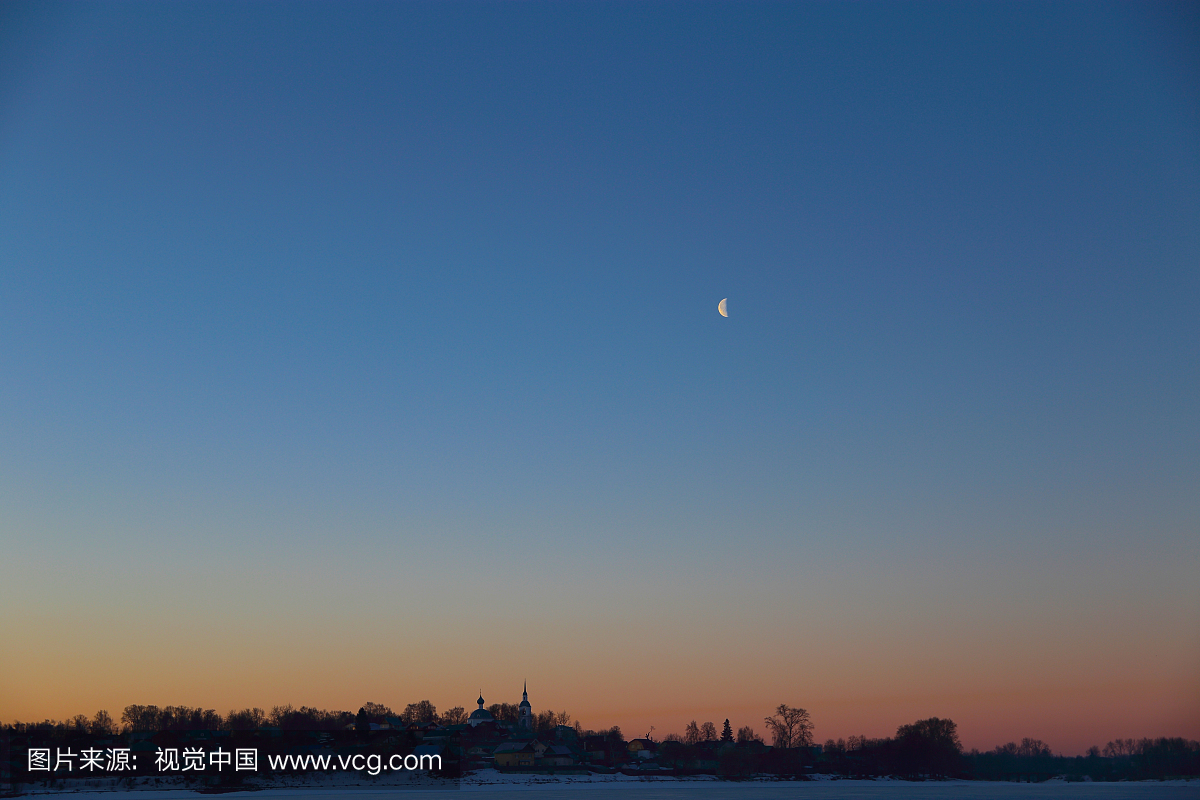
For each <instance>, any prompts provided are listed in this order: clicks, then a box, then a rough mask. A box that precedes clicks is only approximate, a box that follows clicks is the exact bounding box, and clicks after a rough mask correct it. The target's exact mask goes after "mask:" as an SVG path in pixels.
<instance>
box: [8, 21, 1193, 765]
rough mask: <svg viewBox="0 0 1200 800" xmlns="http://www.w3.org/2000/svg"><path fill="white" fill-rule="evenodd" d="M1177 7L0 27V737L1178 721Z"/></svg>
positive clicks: (1189, 429) (1183, 668) (1184, 187)
mask: <svg viewBox="0 0 1200 800" xmlns="http://www.w3.org/2000/svg"><path fill="white" fill-rule="evenodd" d="M1198 20H1200V15H1198V14H1197V11H1196V6H1195V5H1192V6H1190V7H1189V6H1183V5H1179V6H1156V5H1149V4H1137V5H1133V4H1131V5H1106V4H1096V3H1089V4H1082V3H1072V4H1054V5H1050V4H1040V3H1022V4H1004V5H993V4H984V3H970V4H952V5H900V4H882V5H881V4H869V3H858V4H852V5H849V4H848V5H840V4H805V5H787V4H753V3H740V4H719V5H708V4H679V3H675V4H655V5H626V4H558V5H545V4H484V5H476V4H446V3H439V4H403V5H401V4H388V5H374V4H336V5H335V4H325V5H297V4H277V3H264V4H236V5H223V4H215V3H206V4H189V3H172V4H153V5H140V4H73V5H66V6H54V5H51V6H46V5H21V4H12V3H7V4H4V5H3V6H0V544H2V549H0V648H2V661H3V663H4V664H5V666H4V675H3V677H2V679H0V720H2V721H6V722H8V721H12V720H14V719H19V720H32V719H41V718H45V717H59V718H61V717H65V716H69V715H73V714H76V713H85V714H89V715H90V714H92V713H93V712H94V711H96V710H97V709H99V708H106V709H108V710H110V711H112V712H113V713H114V714H116V715H119V713H120V710H121V708H123V707H124V706H125V705H127V704H129V703H155V704H158V705H167V704H188V705H202V706H205V707H214V708H216V709H217V710H219V711H221V712H222V713H224V712H225V711H227V710H229V709H230V708H233V707H239V708H240V707H243V706H250V705H257V706H262V707H266V708H269V707H270V706H271V705H272V704H282V703H292V704H295V705H300V704H309V705H318V706H323V707H329V708H346V709H350V710H354V709H357V708H358V706H359V705H361V704H362V703H363V702H364V701H367V700H372V701H376V702H382V703H387V704H389V705H391V706H393V707H394V708H395V707H402V706H403V705H404V704H406V703H409V702H413V701H416V700H419V699H421V698H429V699H431V700H433V701H434V703H435V704H436V705H438V706H439V708H445V707H448V706H451V705H465V706H468V707H470V705H471V703H472V701H473V700H474V698H475V695H476V692H477V691H479V689H480V688H482V691H483V694H484V696H485V698H486V699H487V700H488V702H495V701H507V702H515V701H516V700H518V699H519V697H520V695H519V690H520V685H521V681H522V680H524V679H528V680H529V685H530V692H531V697H530V699H531V701H532V702H533V704H534V708H535V710H541V709H544V708H547V707H550V708H554V709H567V710H569V711H570V712H571V713H572V714H574V716H575V717H576V718H578V719H580V720H581V721H582V722H583V724H584V725H585V726H588V727H601V726H605V727H607V726H609V725H612V724H620V725H621V726H622V727H623V728H624V730H625V732H626V734H628V735H634V734H636V735H640V734H643V733H645V732H646V730H647V729H648V728H649V726H650V725H654V726H655V735H656V736H659V735H663V734H666V733H669V732H671V731H677V732H678V731H682V729H683V726H684V724H685V723H686V722H687V721H688V720H690V719H693V718H695V719H698V720H700V721H705V720H713V721H716V722H717V724H718V725H719V724H720V722H721V721H722V720H723V719H725V718H726V717H728V718H730V720H731V722H732V724H733V725H734V726H735V727H736V726H740V725H745V724H751V725H754V726H755V727H756V728H758V729H759V730H760V731H761V730H762V724H761V720H762V717H763V716H764V715H765V714H766V713H768V712H769V711H770V710H771V708H772V707H774V706H775V705H777V704H779V703H788V704H790V705H800V706H803V707H806V708H808V709H809V710H810V712H811V713H812V716H813V720H814V722H815V724H816V736H817V738H818V740H824V739H825V738H827V737H835V738H836V737H838V736H846V735H850V734H867V735H869V736H882V735H890V734H892V733H894V731H895V729H896V727H897V726H898V725H900V724H903V723H908V722H912V721H913V720H915V719H918V718H923V717H928V716H934V715H937V716H949V717H951V718H952V719H954V720H955V721H956V722H958V724H959V730H960V733H961V735H962V738H963V740H964V743H965V744H966V745H967V746H968V747H971V746H975V747H980V748H990V747H992V746H994V745H996V744H1000V743H1002V742H1005V741H1008V740H1010V739H1014V738H1015V739H1019V738H1020V737H1022V736H1035V737H1039V738H1042V739H1044V740H1045V741H1047V742H1048V743H1049V744H1050V745H1051V746H1052V747H1053V748H1054V749H1055V750H1057V751H1062V752H1066V753H1075V752H1080V751H1082V750H1083V749H1084V748H1086V747H1087V746H1088V745H1090V744H1101V745H1103V743H1104V742H1105V741H1107V740H1109V739H1112V738H1114V737H1130V736H1152V735H1153V736H1157V735H1177V736H1188V737H1191V738H1200V677H1198V676H1200V578H1198V577H1197V576H1200V491H1198V487H1200V366H1198V365H1200V21H1198ZM723 297H728V298H729V309H730V317H729V319H724V318H722V317H720V316H719V315H718V314H717V311H716V306H717V302H718V301H719V300H720V299H721V298H723Z"/></svg>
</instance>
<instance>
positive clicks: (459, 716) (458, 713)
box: [442, 706, 467, 725]
mask: <svg viewBox="0 0 1200 800" xmlns="http://www.w3.org/2000/svg"><path fill="white" fill-rule="evenodd" d="M466 721H467V710H466V709H465V708H463V707H462V706H455V707H454V708H451V709H448V710H447V711H446V713H444V714H442V724H443V725H462V724H463V723H464V722H466Z"/></svg>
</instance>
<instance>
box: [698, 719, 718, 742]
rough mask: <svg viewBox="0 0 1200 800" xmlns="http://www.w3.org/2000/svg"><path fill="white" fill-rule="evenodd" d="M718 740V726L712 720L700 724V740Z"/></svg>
mask: <svg viewBox="0 0 1200 800" xmlns="http://www.w3.org/2000/svg"><path fill="white" fill-rule="evenodd" d="M716 740H717V726H716V725H714V724H712V723H711V722H706V723H704V724H703V725H701V726H700V741H702V742H715V741H716Z"/></svg>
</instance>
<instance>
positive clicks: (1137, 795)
mask: <svg viewBox="0 0 1200 800" xmlns="http://www.w3.org/2000/svg"><path fill="white" fill-rule="evenodd" d="M24 789H25V791H26V792H27V793H28V794H27V795H26V796H33V797H35V798H37V797H42V798H43V799H44V800H49V798H48V797H46V796H47V795H52V796H53V795H60V794H68V795H70V797H71V798H72V800H199V798H200V797H201V795H198V794H197V793H196V792H193V791H190V790H186V789H168V788H156V787H153V786H143V787H139V788H135V789H132V790H130V789H125V788H122V789H121V790H119V791H95V790H91V791H74V790H68V791H66V792H61V791H55V790H49V791H47V790H46V789H43V788H41V787H37V786H26V787H24ZM447 790H449V791H462V792H470V793H473V794H498V795H502V796H504V797H505V798H515V797H517V796H519V793H527V792H533V793H536V796H537V798H538V800H559V798H561V799H562V800H619V798H624V797H627V796H630V795H633V796H634V797H635V798H636V800H686V798H688V797H692V796H696V797H701V798H703V800H793V798H796V799H798V800H893V798H894V799H895V800H992V798H995V800H1092V799H1093V798H1096V799H1097V800H1175V799H1176V798H1178V800H1191V799H1192V798H1196V799H1197V800H1200V781H1142V782H1136V783H1066V782H1065V781H1061V780H1057V781H1047V782H1045V783H1035V784H1029V783H1002V782H984V781H929V782H924V783H913V782H909V781H900V780H875V781H870V780H837V779H832V778H830V777H828V776H819V779H818V780H812V781H798V782H793V781H775V780H754V781H745V782H727V781H718V780H715V779H712V778H707V779H705V778H703V777H701V778H698V779H679V778H672V777H632V776H626V775H561V776H546V775H513V774H504V773H500V772H497V771H495V770H483V771H480V772H477V773H474V774H472V775H469V776H467V777H465V778H463V779H462V780H461V781H444V782H439V781H430V780H426V779H421V780H415V781H407V782H403V783H402V782H400V781H394V782H393V781H387V782H384V781H378V780H377V781H365V780H363V779H362V778H361V777H359V776H357V775H349V774H348V775H335V776H330V777H329V779H328V780H325V781H323V782H322V783H320V784H313V783H307V784H303V785H280V784H278V783H276V784H275V786H274V787H273V788H262V789H260V790H258V791H246V792H229V793H224V794H221V795H220V798H221V800H336V799H337V798H345V797H351V798H360V800H391V799H392V798H395V800H417V798H437V797H444V796H445V792H446V791H447Z"/></svg>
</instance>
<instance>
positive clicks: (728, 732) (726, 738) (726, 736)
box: [721, 720, 733, 742]
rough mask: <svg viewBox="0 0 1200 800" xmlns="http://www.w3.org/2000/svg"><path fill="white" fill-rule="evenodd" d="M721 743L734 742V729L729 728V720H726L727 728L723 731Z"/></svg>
mask: <svg viewBox="0 0 1200 800" xmlns="http://www.w3.org/2000/svg"><path fill="white" fill-rule="evenodd" d="M721 741H722V742H732V741H733V728H731V727H729V720H725V727H724V728H722V729H721Z"/></svg>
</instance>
